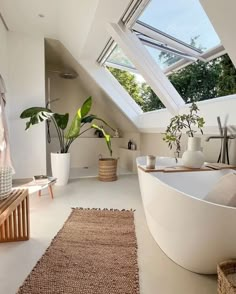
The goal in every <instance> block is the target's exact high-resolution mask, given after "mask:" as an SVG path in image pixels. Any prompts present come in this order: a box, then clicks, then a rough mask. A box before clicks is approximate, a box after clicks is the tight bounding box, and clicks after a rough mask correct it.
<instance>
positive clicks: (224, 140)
mask: <svg viewBox="0 0 236 294" xmlns="http://www.w3.org/2000/svg"><path fill="white" fill-rule="evenodd" d="M217 122H218V126H219V131H220V136H210V137H207V138H206V142H209V141H210V140H211V139H220V140H221V147H220V153H219V156H218V160H217V162H221V163H226V159H227V163H228V164H229V140H231V139H235V138H236V135H228V127H227V126H225V127H224V128H222V125H221V121H220V117H219V116H218V117H217Z"/></svg>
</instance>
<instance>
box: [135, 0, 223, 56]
mask: <svg viewBox="0 0 236 294" xmlns="http://www.w3.org/2000/svg"><path fill="white" fill-rule="evenodd" d="M139 20H140V21H142V22H144V23H146V24H148V25H150V26H152V27H154V28H156V29H158V30H160V31H162V32H164V33H166V34H168V35H170V36H172V37H174V38H176V39H179V40H180V41H182V42H185V43H187V44H188V45H192V46H193V47H195V48H197V49H200V50H201V51H202V52H204V51H206V50H208V49H211V48H213V47H215V46H217V45H219V44H220V39H219V37H218V36H217V34H216V32H215V30H214V28H213V26H212V24H211V23H210V21H209V19H208V17H207V15H206V13H205V11H204V10H203V8H202V6H201V4H200V2H199V0H152V1H151V2H150V3H149V5H148V6H147V8H146V9H145V10H144V12H143V13H142V15H141V16H140V17H139Z"/></svg>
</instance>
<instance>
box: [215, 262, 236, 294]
mask: <svg viewBox="0 0 236 294" xmlns="http://www.w3.org/2000/svg"><path fill="white" fill-rule="evenodd" d="M217 274H218V294H236V259H232V260H227V261H224V262H221V263H220V264H218V265H217Z"/></svg>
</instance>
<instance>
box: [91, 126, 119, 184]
mask: <svg viewBox="0 0 236 294" xmlns="http://www.w3.org/2000/svg"><path fill="white" fill-rule="evenodd" d="M93 127H94V128H95V129H97V130H99V131H100V132H102V133H103V137H104V138H105V141H106V143H107V147H108V150H109V153H110V156H111V157H105V158H102V157H101V158H99V164H98V168H99V169H98V179H99V180H100V181H103V182H112V181H116V180H117V161H118V159H117V158H113V157H112V147H111V136H110V135H109V134H106V133H105V131H104V129H103V128H101V127H98V126H96V125H93Z"/></svg>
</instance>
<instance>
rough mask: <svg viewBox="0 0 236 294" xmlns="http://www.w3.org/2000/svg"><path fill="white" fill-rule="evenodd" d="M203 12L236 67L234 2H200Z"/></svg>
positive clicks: (235, 9) (213, 0)
mask: <svg viewBox="0 0 236 294" xmlns="http://www.w3.org/2000/svg"><path fill="white" fill-rule="evenodd" d="M200 2H201V4H202V6H203V8H204V10H205V12H206V13H207V15H208V17H209V19H210V21H211V23H212V24H213V27H214V29H215V31H216V32H217V34H218V36H219V37H220V39H221V42H222V44H223V45H224V47H225V49H226V51H227V53H228V54H229V56H230V58H231V60H232V62H233V63H234V65H235V66H236V40H235V25H236V24H235V11H236V2H235V0H227V1H220V0H218V1H216V0H200Z"/></svg>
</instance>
